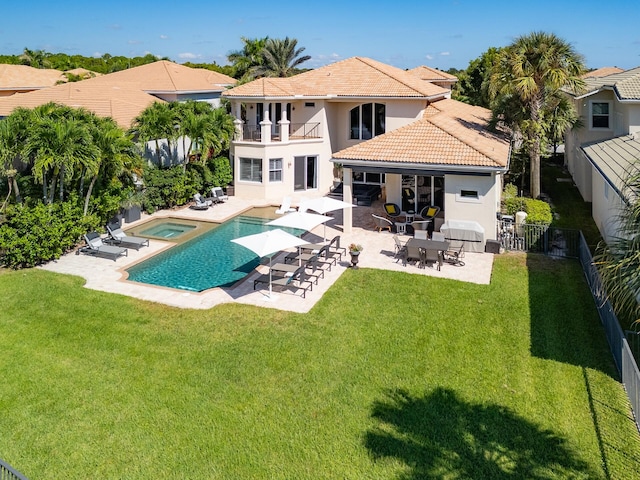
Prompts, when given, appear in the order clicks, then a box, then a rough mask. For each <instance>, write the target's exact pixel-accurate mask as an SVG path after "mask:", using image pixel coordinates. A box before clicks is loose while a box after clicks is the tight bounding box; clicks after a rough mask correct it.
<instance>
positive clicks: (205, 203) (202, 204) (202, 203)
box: [189, 193, 213, 210]
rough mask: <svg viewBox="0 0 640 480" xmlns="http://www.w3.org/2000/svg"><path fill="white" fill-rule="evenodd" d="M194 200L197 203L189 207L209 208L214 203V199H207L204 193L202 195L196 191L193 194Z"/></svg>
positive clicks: (194, 208) (196, 208)
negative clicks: (203, 195)
mask: <svg viewBox="0 0 640 480" xmlns="http://www.w3.org/2000/svg"><path fill="white" fill-rule="evenodd" d="M193 201H194V202H196V203H195V204H194V205H191V206H190V207H189V208H192V209H193V210H207V209H208V208H209V207H210V206H211V205H213V201H211V200H208V199H207V200H205V199H204V198H202V195H200V194H199V193H196V194H195V195H194V196H193Z"/></svg>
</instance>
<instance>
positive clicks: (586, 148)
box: [565, 67, 640, 240]
mask: <svg viewBox="0 0 640 480" xmlns="http://www.w3.org/2000/svg"><path fill="white" fill-rule="evenodd" d="M596 72H597V71H596ZM605 72H606V70H605ZM591 74H593V72H589V73H588V74H587V75H591ZM584 80H585V83H586V90H584V91H583V92H581V93H579V94H571V97H572V98H573V101H574V106H575V108H576V110H577V112H578V115H579V117H580V119H581V121H582V127H581V128H577V129H573V130H571V131H569V132H568V133H567V135H566V138H565V164H566V166H567V168H568V169H569V172H570V173H571V176H572V177H573V180H574V182H575V184H576V186H577V187H578V190H579V191H580V193H581V195H582V198H583V199H584V200H585V201H586V202H591V203H592V214H593V218H594V220H595V222H596V225H597V226H598V229H599V230H600V233H601V235H602V236H603V238H604V239H605V240H607V239H609V238H610V237H611V236H612V235H614V234H615V231H616V225H615V221H614V218H615V216H616V211H617V207H618V206H619V205H620V202H621V201H624V196H621V184H620V178H622V177H623V176H624V175H625V171H627V170H628V168H629V166H630V165H631V164H632V163H633V162H635V161H636V160H637V159H638V158H639V157H638V154H637V151H636V148H635V145H636V143H637V142H636V140H635V138H636V137H637V136H638V135H640V67H637V68H633V69H631V70H626V71H622V72H618V73H612V74H610V75H605V76H600V77H597V76H588V77H585V79H584Z"/></svg>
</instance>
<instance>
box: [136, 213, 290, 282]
mask: <svg viewBox="0 0 640 480" xmlns="http://www.w3.org/2000/svg"><path fill="white" fill-rule="evenodd" d="M269 220H270V219H269V218H263V217H256V216H251V215H239V216H237V217H234V218H232V219H231V220H228V221H226V222H224V223H221V224H219V225H217V226H213V228H211V229H210V230H208V231H205V232H204V233H202V234H201V235H199V236H197V237H194V238H192V239H190V240H188V241H187V242H184V243H182V244H180V245H176V246H174V247H172V248H170V249H169V250H165V251H164V252H162V253H159V254H158V255H155V256H153V257H151V258H150V259H148V260H145V261H143V262H141V263H138V264H136V265H134V266H133V267H131V268H128V269H127V273H128V274H129V277H128V280H129V281H132V282H138V283H147V284H151V285H159V286H163V287H170V288H177V289H181V290H188V291H192V292H201V291H203V290H207V289H209V288H214V287H229V286H231V285H233V284H234V283H235V282H237V281H238V280H241V279H242V278H244V277H245V276H247V275H248V274H249V273H250V272H251V271H252V270H253V269H254V268H256V267H257V266H258V264H259V263H260V258H258V257H257V256H256V254H255V253H253V252H252V251H251V250H249V249H247V248H244V247H242V246H240V245H237V244H235V243H233V242H231V240H232V239H234V238H238V237H243V236H245V235H252V234H254V233H260V232H264V231H265V230H270V229H273V228H276V227H271V226H268V225H265V224H266V223H267V222H268V221H269ZM283 230H286V231H288V232H289V233H292V234H293V235H300V234H301V233H302V231H301V230H296V229H287V228H285V229H283Z"/></svg>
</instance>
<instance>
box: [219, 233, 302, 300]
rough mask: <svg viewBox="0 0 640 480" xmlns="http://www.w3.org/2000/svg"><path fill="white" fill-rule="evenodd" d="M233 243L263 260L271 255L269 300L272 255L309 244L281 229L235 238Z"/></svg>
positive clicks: (270, 293)
mask: <svg viewBox="0 0 640 480" xmlns="http://www.w3.org/2000/svg"><path fill="white" fill-rule="evenodd" d="M231 241H232V242H233V243H237V244H238V245H241V246H243V247H245V248H248V249H249V250H251V251H252V252H254V253H255V254H257V255H258V256H259V257H261V258H262V257H264V256H267V255H269V298H273V297H272V287H271V254H273V253H275V252H279V251H281V250H286V249H287V248H292V247H298V246H300V245H304V244H305V243H307V242H305V241H304V240H302V239H301V238H298V237H296V236H295V235H291V234H290V233H287V232H285V231H284V230H280V229H279V228H276V229H274V230H267V231H266V232H262V233H256V234H254V235H247V236H246V237H240V238H234V239H233V240H231Z"/></svg>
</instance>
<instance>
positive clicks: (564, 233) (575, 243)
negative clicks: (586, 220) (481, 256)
mask: <svg viewBox="0 0 640 480" xmlns="http://www.w3.org/2000/svg"><path fill="white" fill-rule="evenodd" d="M497 238H498V240H499V241H500V246H501V247H502V248H504V249H505V250H519V251H523V252H535V253H544V254H545V255H551V256H554V257H567V258H578V255H579V253H578V251H579V244H580V231H579V230H572V229H569V228H558V227H549V226H548V225H529V224H526V223H525V224H521V225H518V224H515V223H514V222H513V221H509V220H499V221H498V232H497Z"/></svg>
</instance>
